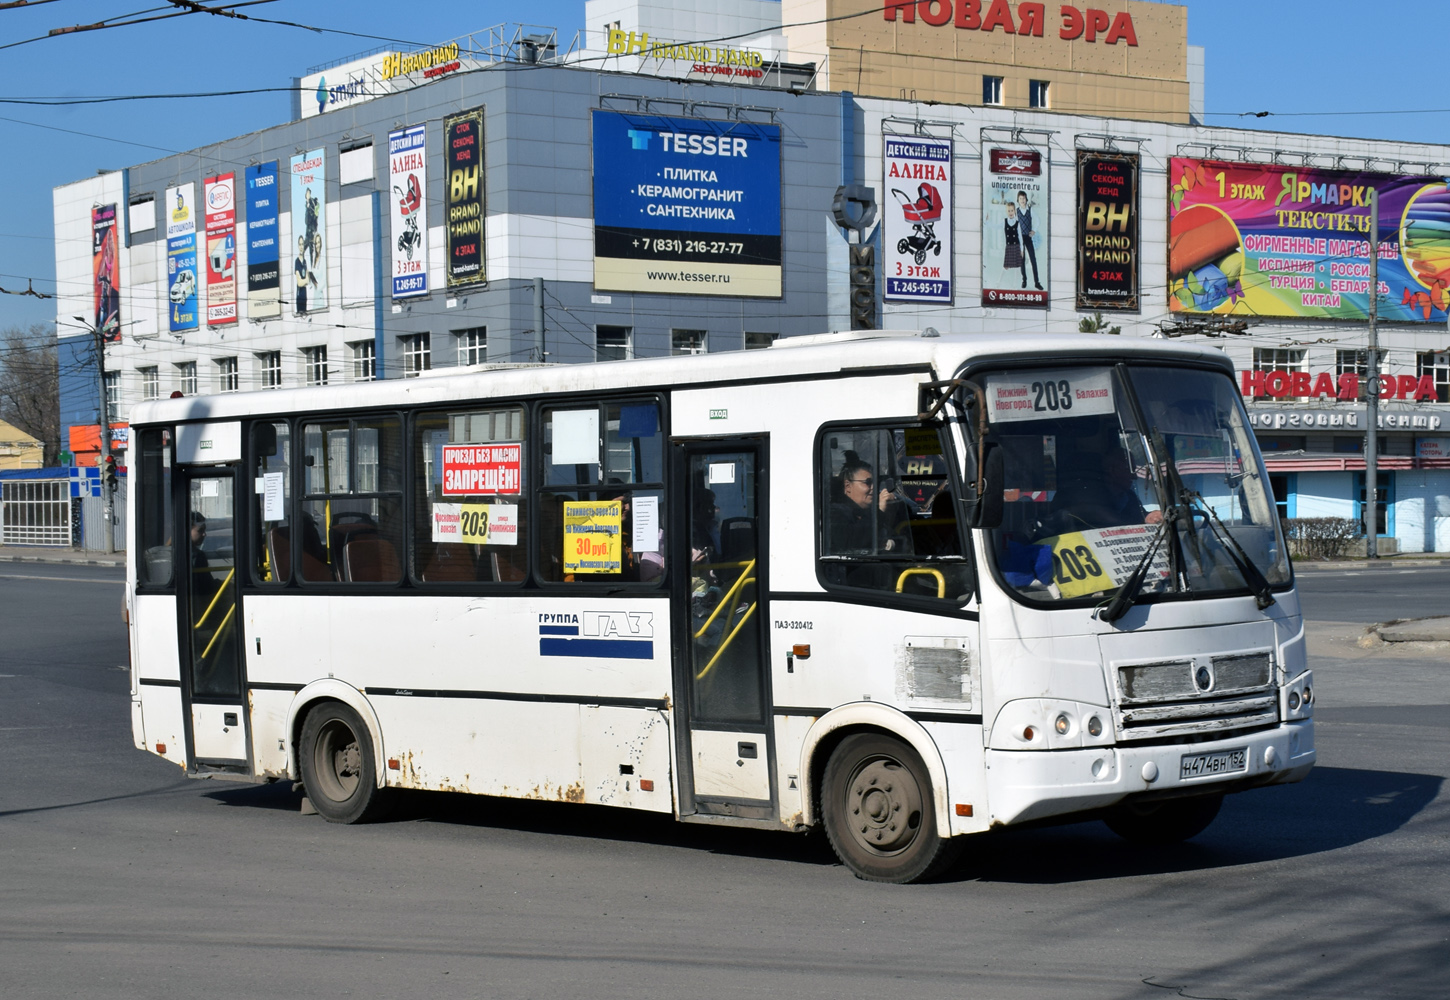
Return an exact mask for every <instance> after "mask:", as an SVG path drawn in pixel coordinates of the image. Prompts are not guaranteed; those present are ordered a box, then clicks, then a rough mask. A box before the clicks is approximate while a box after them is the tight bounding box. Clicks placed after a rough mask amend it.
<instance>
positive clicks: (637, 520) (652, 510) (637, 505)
mask: <svg viewBox="0 0 1450 1000" xmlns="http://www.w3.org/2000/svg"><path fill="white" fill-rule="evenodd" d="M631 544H632V545H633V546H634V551H636V552H658V551H659V550H660V498H659V497H635V498H634V538H633V539H632V540H631Z"/></svg>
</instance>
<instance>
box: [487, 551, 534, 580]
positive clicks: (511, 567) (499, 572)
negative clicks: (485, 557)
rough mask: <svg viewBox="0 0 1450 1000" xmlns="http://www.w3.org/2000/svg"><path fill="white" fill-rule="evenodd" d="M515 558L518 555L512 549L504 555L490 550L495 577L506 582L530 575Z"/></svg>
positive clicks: (490, 560) (490, 559)
mask: <svg viewBox="0 0 1450 1000" xmlns="http://www.w3.org/2000/svg"><path fill="white" fill-rule="evenodd" d="M515 558H516V556H515V555H514V553H513V552H512V551H510V552H508V553H506V554H504V555H502V556H500V555H499V554H498V553H497V552H490V553H489V563H490V564H491V565H492V566H493V578H494V579H495V580H502V581H504V582H506V583H512V582H514V581H517V580H522V579H523V578H524V577H526V576H528V575H529V574H528V571H527V570H526V569H525V568H524V567H523V566H520V565H517V564H516V563H515V562H514V560H515Z"/></svg>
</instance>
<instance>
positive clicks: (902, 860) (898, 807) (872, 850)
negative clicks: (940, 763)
mask: <svg viewBox="0 0 1450 1000" xmlns="http://www.w3.org/2000/svg"><path fill="white" fill-rule="evenodd" d="M934 801H935V799H934V797H933V795H932V789H931V777H930V774H929V773H928V771H927V769H926V765H925V764H924V763H923V762H922V759H921V757H920V756H919V755H918V754H917V753H916V751H915V750H913V749H912V748H911V747H909V746H907V745H906V744H905V743H902V742H901V741H900V740H896V739H893V738H892V737H890V736H884V735H880V734H877V733H858V734H855V735H852V736H848V737H846V738H845V739H844V740H842V741H841V745H840V746H838V747H837V748H836V749H835V751H834V752H833V753H832V754H831V758H830V760H829V761H828V762H827V764H826V772H825V776H824V779H823V781H822V782H821V818H822V821H823V823H824V825H825V828H826V837H827V838H828V839H829V840H830V842H831V847H832V849H834V850H835V852H836V856H837V857H838V858H840V859H841V862H842V863H843V864H844V865H845V866H846V867H847V868H849V869H851V871H853V872H854V873H855V874H856V877H857V878H861V879H865V880H867V881H869V882H898V883H900V882H916V881H919V880H922V879H927V878H930V877H932V876H933V875H936V874H939V873H940V872H942V871H944V870H945V869H946V868H947V867H948V866H949V865H950V864H951V863H952V862H953V861H954V860H956V857H957V855H958V853H959V851H960V846H959V845H958V844H957V843H955V842H954V841H950V840H945V839H943V838H942V837H941V835H940V834H939V833H938V831H937V825H936V812H935V809H934V806H933V803H934Z"/></svg>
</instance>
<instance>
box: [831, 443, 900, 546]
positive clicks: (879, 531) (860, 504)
mask: <svg viewBox="0 0 1450 1000" xmlns="http://www.w3.org/2000/svg"><path fill="white" fill-rule="evenodd" d="M840 483H841V492H840V493H839V494H837V495H836V496H835V497H834V498H833V502H832V503H831V510H830V531H831V534H830V550H831V551H832V552H837V553H839V552H877V551H880V552H890V551H892V550H893V549H895V548H897V546H898V542H899V539H897V538H895V537H893V536H892V534H891V530H890V525H891V524H893V523H896V522H898V521H900V520H902V518H899V517H897V518H893V517H891V516H889V513H888V507H890V506H892V499H893V497H894V496H895V494H893V493H892V492H891V491H890V490H888V489H886V488H885V486H884V485H883V486H882V488H881V489H880V490H879V491H878V490H876V489H875V487H876V476H875V473H874V471H873V470H872V468H871V466H870V465H869V464H867V463H866V462H863V461H861V459H860V456H858V455H857V454H856V453H855V452H854V451H848V452H846V462H845V464H844V465H842V466H841V477H840ZM873 499H874V501H875V504H874V506H875V508H876V516H873V514H872V506H873V503H872V501H873ZM898 503H899V501H898Z"/></svg>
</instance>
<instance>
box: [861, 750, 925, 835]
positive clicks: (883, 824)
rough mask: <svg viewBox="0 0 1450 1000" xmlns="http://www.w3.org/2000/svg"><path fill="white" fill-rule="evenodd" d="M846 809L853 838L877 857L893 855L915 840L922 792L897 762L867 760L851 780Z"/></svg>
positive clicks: (919, 825)
mask: <svg viewBox="0 0 1450 1000" xmlns="http://www.w3.org/2000/svg"><path fill="white" fill-rule="evenodd" d="M847 798H848V801H847V803H846V809H847V812H848V814H849V821H850V830H851V835H852V837H854V838H855V840H856V842H857V843H858V844H860V845H861V846H862V847H865V848H867V849H868V850H870V851H872V852H873V853H877V854H894V853H896V852H898V851H901V850H904V849H905V848H906V847H908V846H909V845H910V844H911V842H912V841H913V840H915V839H916V833H917V830H918V829H920V827H921V792H920V790H919V789H918V788H917V787H916V781H915V780H913V779H912V777H911V774H910V772H908V771H907V770H906V768H904V767H902V766H901V764H900V763H899V762H898V761H895V760H891V759H888V758H878V759H876V760H871V761H867V762H865V763H864V764H862V765H861V767H860V768H858V769H857V771H856V773H855V775H854V776H853V777H852V779H851V784H850V791H849V793H848V795H847Z"/></svg>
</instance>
